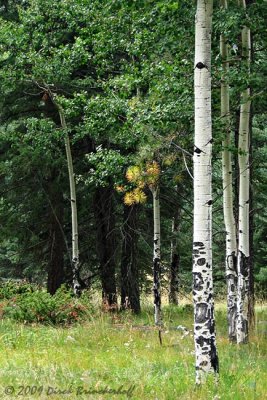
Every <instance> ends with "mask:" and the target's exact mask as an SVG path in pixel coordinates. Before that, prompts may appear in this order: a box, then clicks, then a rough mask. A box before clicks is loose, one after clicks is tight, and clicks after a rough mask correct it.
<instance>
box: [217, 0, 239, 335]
mask: <svg viewBox="0 0 267 400" xmlns="http://www.w3.org/2000/svg"><path fill="white" fill-rule="evenodd" d="M221 4H222V6H223V7H224V8H225V9H227V0H221ZM220 48H221V57H222V62H223V72H224V75H225V74H226V73H227V72H228V69H229V64H228V62H227V59H228V47H227V43H226V40H225V37H224V35H221V37H220ZM221 116H222V117H223V119H224V127H225V130H224V132H225V134H224V140H223V143H222V146H223V152H222V175H223V213H224V223H225V231H226V260H225V272H226V282H227V318H228V337H229V340H230V342H236V312H237V310H236V307H237V304H236V302H237V270H236V268H237V265H236V264H237V243H236V223H235V217H234V202H233V178H232V177H233V173H232V153H231V150H230V146H231V123H230V103H229V85H228V83H227V81H226V78H225V76H223V77H222V81H221Z"/></svg>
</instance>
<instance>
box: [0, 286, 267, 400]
mask: <svg viewBox="0 0 267 400" xmlns="http://www.w3.org/2000/svg"><path fill="white" fill-rule="evenodd" d="M36 293H37V292H36ZM39 295H40V293H39ZM24 296H25V294H22V295H21V297H22V298H24ZM27 296H29V297H28V300H29V301H30V298H31V296H32V293H31V294H28V295H27ZM2 301H3V300H1V303H2ZM59 303H60V302H59ZM142 308H143V311H142V313H141V314H140V315H139V316H136V315H133V314H131V313H118V314H117V313H113V314H110V313H108V314H107V313H103V312H101V311H100V310H98V309H97V308H95V310H94V311H93V309H92V306H91V308H90V311H89V310H88V309H87V318H86V319H85V320H84V322H83V323H80V322H76V323H74V324H72V325H68V326H67V327H66V326H57V327H56V326H55V325H52V324H47V323H46V324H40V323H38V324H37V323H35V322H34V323H28V324H25V323H19V322H14V321H13V320H11V319H10V318H9V316H13V317H14V314H13V315H12V313H11V314H10V312H9V311H8V312H7V314H6V315H4V318H3V319H2V320H1V323H0V337H1V340H0V354H1V357H0V371H1V372H0V375H1V376H0V379H1V389H0V392H1V398H3V399H8V398H12V397H13V396H10V395H8V394H5V390H7V388H8V387H9V386H10V387H12V388H13V390H14V395H15V394H18V392H19V390H22V391H24V394H25V391H27V390H29V391H30V390H32V391H34V390H35V387H36V388H37V389H36V390H38V391H37V393H35V394H32V395H30V394H28V395H24V397H23V398H29V399H30V398H40V399H47V398H51V399H62V398H70V399H74V398H79V399H111V398H114V399H118V400H119V399H126V398H127V397H128V398H132V399H141V398H142V399H168V400H173V399H181V400H183V399H184V400H187V399H192V400H201V399H221V400H228V399H231V400H232V399H234V400H239V399H240V400H241V399H242V400H243V399H246V400H252V399H253V400H254V399H259V400H263V399H264V398H265V395H266V390H267V384H266V382H267V370H266V354H267V341H266V335H267V307H266V305H264V304H263V303H262V304H259V305H258V306H257V307H256V327H255V331H254V333H253V334H252V336H251V340H250V344H249V345H247V346H236V345H229V344H228V338H227V323H226V309H225V306H224V305H223V304H222V303H218V304H217V307H216V309H217V313H216V321H217V338H218V339H217V342H218V350H219V353H220V364H221V365H220V367H221V374H220V379H219V382H218V385H214V378H213V377H209V378H208V382H207V385H205V386H204V387H200V388H196V387H194V385H193V382H194V375H195V371H194V368H193V364H194V344H193V337H192V334H193V332H192V327H193V319H192V307H191V305H190V304H186V302H184V301H183V302H182V305H180V306H164V307H163V313H164V320H165V326H164V329H163V332H162V340H163V343H162V346H160V343H159V339H158V333H157V330H156V329H155V328H153V327H152V325H153V310H152V307H151V306H148V304H147V303H144V304H143V307H142ZM90 316H91V318H90ZM122 386H123V388H122ZM64 390H65V391H66V392H65V393H64V394H63V393H62V392H61V391H64ZM112 390H114V391H115V392H114V393H112ZM85 391H88V393H89V392H90V391H91V392H92V394H88V393H87V394H86V392H85ZM108 391H110V392H109V393H108ZM116 391H117V392H118V393H116ZM119 391H121V394H119ZM123 391H125V392H123ZM126 391H128V396H127V394H126ZM93 392H94V393H93ZM14 397H15V396H14Z"/></svg>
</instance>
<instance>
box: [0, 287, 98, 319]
mask: <svg viewBox="0 0 267 400" xmlns="http://www.w3.org/2000/svg"><path fill="white" fill-rule="evenodd" d="M89 311H90V305H89V304H88V300H87V302H86V301H85V300H84V298H83V299H82V300H78V299H75V298H73V296H72V292H70V291H69V290H67V289H66V288H65V287H62V288H61V289H59V290H58V291H57V292H56V294H55V295H54V296H51V295H50V294H49V293H47V292H46V291H45V290H42V289H36V290H34V291H32V292H24V293H21V294H17V295H16V296H14V297H12V298H11V299H9V301H8V303H7V304H6V305H5V306H4V308H3V316H4V317H8V318H12V319H14V320H16V321H20V322H24V323H38V322H39V323H47V324H71V323H73V322H79V321H82V320H83V319H84V318H85V317H86V315H88V313H89Z"/></svg>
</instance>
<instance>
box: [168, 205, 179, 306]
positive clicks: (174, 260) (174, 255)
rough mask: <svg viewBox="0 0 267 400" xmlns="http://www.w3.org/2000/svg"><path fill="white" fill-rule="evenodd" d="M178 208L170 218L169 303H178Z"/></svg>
mask: <svg viewBox="0 0 267 400" xmlns="http://www.w3.org/2000/svg"><path fill="white" fill-rule="evenodd" d="M179 217H180V209H178V208H177V209H176V212H175V215H174V217H173V219H172V239H171V260H170V261H171V268H170V288H169V303H170V304H176V305H178V294H179V267H180V254H179V250H178V243H177V234H178V232H179Z"/></svg>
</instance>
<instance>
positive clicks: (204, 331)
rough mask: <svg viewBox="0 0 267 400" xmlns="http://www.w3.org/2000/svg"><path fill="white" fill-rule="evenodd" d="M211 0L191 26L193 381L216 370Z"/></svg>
mask: <svg viewBox="0 0 267 400" xmlns="http://www.w3.org/2000/svg"><path fill="white" fill-rule="evenodd" d="M212 11H213V2H212V0H198V1H197V12H196V23H195V24H196V25H195V27H196V30H195V74H194V86H195V147H194V158H193V161H194V233H193V236H194V238H193V300H194V340H195V354H196V383H197V384H201V383H202V382H203V381H204V380H205V376H206V374H207V373H209V372H215V373H218V371H219V361H218V355H217V349H216V336H215V319H214V301H213V280H212V188H211V186H212V185H211V184H212V176H211V154H212V123H211V74H210V69H211V22H212Z"/></svg>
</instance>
